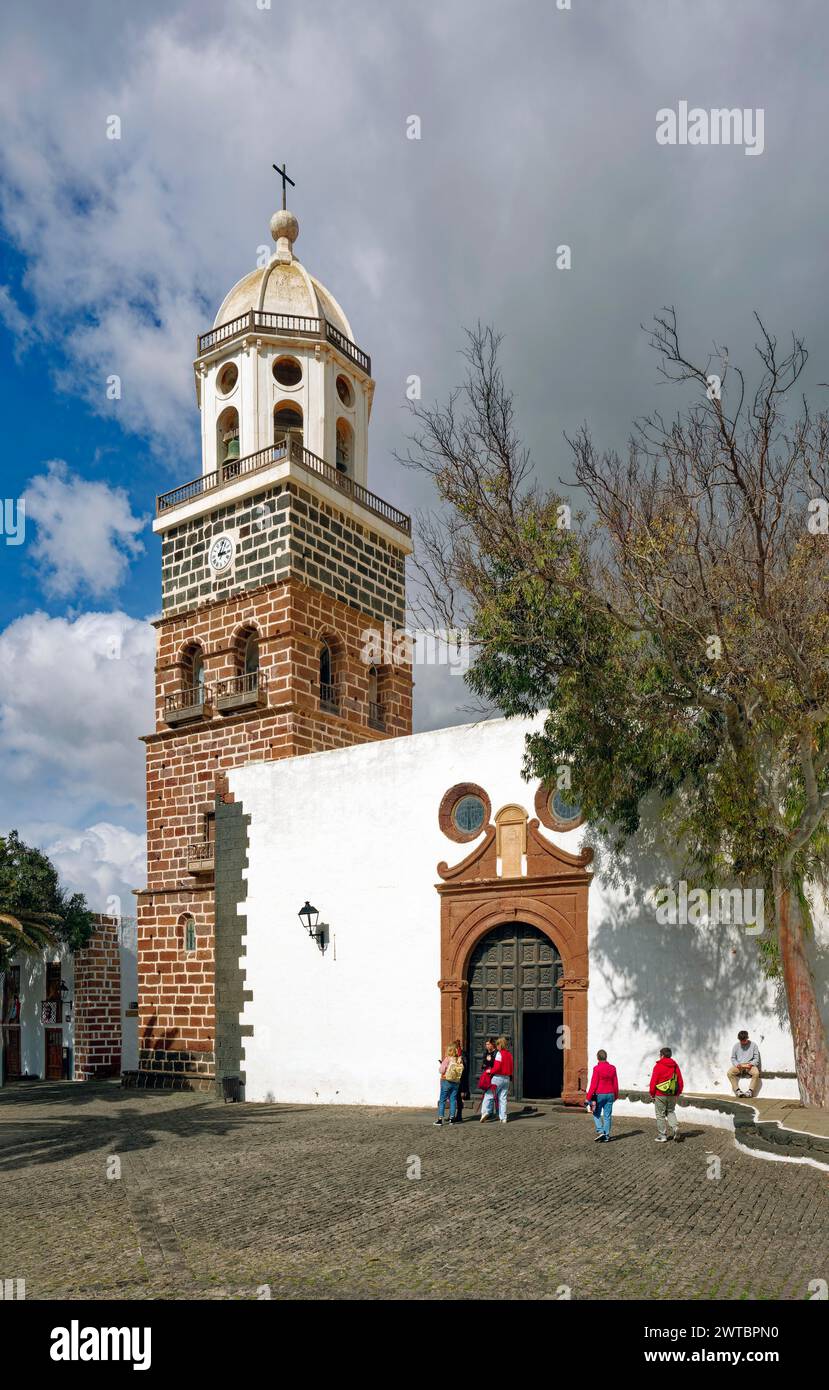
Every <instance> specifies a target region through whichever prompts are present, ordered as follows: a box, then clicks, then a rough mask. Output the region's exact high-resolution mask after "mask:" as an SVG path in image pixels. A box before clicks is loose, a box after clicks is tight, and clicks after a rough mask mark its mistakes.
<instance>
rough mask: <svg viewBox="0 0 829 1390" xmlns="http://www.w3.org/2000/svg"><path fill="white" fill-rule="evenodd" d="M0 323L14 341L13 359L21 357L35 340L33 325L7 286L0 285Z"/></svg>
mask: <svg viewBox="0 0 829 1390" xmlns="http://www.w3.org/2000/svg"><path fill="white" fill-rule="evenodd" d="M0 323H4V324H5V325H6V327H7V328H8V330H9V332H10V333H11V335H12V337H13V338H14V341H15V357H16V358H18V359H19V358H20V357H22V355H23V353H24V352H25V351H26V348H28V347H29V346H31V344H32V342H33V341H34V339H35V336H36V334H35V330H34V325H33V324H32V321H31V319H30V318H29V317H28V315H27V314H24V313H23V310H22V309H21V308H20V305H19V304H18V303H17V301H16V300H15V298H14V295H13V294H12V292H11V290H10V289H9V286H8V285H0Z"/></svg>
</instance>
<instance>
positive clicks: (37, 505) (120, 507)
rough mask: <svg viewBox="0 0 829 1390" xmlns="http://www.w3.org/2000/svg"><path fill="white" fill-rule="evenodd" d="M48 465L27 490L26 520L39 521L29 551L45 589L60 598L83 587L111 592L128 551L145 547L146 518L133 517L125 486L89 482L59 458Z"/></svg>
mask: <svg viewBox="0 0 829 1390" xmlns="http://www.w3.org/2000/svg"><path fill="white" fill-rule="evenodd" d="M47 467H48V472H46V473H42V474H39V475H38V476H37V477H35V478H32V480H31V482H30V483H29V485H28V487H27V489H26V491H25V493H24V498H25V502H26V521H27V524H28V523H29V521H34V522H35V523H36V525H37V534H36V536H35V539H34V540H33V541H32V542H31V543H30V546H29V551H28V553H29V556H30V558H31V559H32V560H33V561H34V562H35V564H36V566H37V568H38V571H39V574H40V580H41V583H42V585H43V588H44V589H45V591H46V592H47V593H49V594H52V595H54V596H56V597H59V598H68V597H70V596H71V595H73V594H75V593H76V592H78V591H83V590H85V591H87V592H88V593H90V594H92V595H93V596H94V597H96V598H97V597H100V596H101V595H102V594H106V593H110V592H111V591H112V590H113V589H116V588H117V587H118V585H119V584H120V583H121V580H122V579H123V577H124V574H125V571H126V569H127V565H128V564H129V558H130V556H132V555H136V554H138V553H139V552H140V551H142V550H143V549H144V547H143V545H142V544H141V542H140V541H139V540H138V539H137V537H138V533H139V532H140V531H142V530H143V528H144V526H145V525H146V518H144V517H138V516H133V513H132V509H131V507H130V500H129V497H128V495H127V493H126V492H125V491H124V489H123V488H113V487H110V486H109V485H108V484H107V483H102V482H86V481H85V480H84V479H83V478H80V477H78V475H77V474H72V473H70V472H69V470H68V468H67V466H66V464H65V463H63V462H62V460H60V459H54V460H53V461H52V462H51V463H49V464H48V465H47Z"/></svg>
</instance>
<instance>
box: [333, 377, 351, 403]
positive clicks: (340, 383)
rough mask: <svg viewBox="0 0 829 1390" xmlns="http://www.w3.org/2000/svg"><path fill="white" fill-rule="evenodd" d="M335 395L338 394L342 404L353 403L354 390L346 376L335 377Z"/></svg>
mask: <svg viewBox="0 0 829 1390" xmlns="http://www.w3.org/2000/svg"><path fill="white" fill-rule="evenodd" d="M337 395H338V396H339V398H340V400H341V401H342V403H343V405H353V404H354V392H353V391H352V389H351V382H350V381H349V379H348V377H347V376H338V377H337Z"/></svg>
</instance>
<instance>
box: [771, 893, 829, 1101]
mask: <svg viewBox="0 0 829 1390" xmlns="http://www.w3.org/2000/svg"><path fill="white" fill-rule="evenodd" d="M774 896H775V906H776V909H777V934H778V940H779V943H780V961H781V965H782V967H783V983H784V984H785V987H786V1003H787V1005H788V1010H789V1024H790V1027H791V1030H792V1040H793V1042H794V1060H795V1070H796V1071H797V1084H798V1086H799V1088H800V1100H801V1103H802V1104H803V1105H829V1048H827V1044H826V1030H825V1028H824V1026H823V1019H822V1018H821V1016H820V1009H819V1008H818V1002H817V996H816V994H815V982H814V979H813V977H812V972H811V970H810V969H809V962H808V960H807V959H806V947H805V942H804V937H803V916H802V913H801V910H800V903H799V902H798V899H797V895H796V894H795V893H793V892H792V889H791V885H790V884H788V883H786V882H784V879H783V875H782V874H781V873H778V874H777V875H776V876H775V884H774Z"/></svg>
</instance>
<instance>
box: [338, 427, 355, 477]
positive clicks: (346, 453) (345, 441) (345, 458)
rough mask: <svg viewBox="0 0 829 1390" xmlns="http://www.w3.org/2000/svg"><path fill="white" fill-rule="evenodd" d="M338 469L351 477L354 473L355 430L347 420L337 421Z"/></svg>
mask: <svg viewBox="0 0 829 1390" xmlns="http://www.w3.org/2000/svg"><path fill="white" fill-rule="evenodd" d="M336 463H337V471H338V472H339V473H345V474H347V475H348V476H349V477H351V476H353V473H354V431H353V430H352V428H351V426H350V424H349V423H348V421H347V420H343V419H340V420H338V421H337V452H336Z"/></svg>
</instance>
